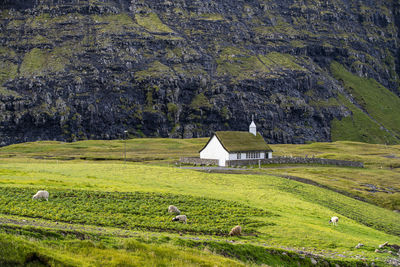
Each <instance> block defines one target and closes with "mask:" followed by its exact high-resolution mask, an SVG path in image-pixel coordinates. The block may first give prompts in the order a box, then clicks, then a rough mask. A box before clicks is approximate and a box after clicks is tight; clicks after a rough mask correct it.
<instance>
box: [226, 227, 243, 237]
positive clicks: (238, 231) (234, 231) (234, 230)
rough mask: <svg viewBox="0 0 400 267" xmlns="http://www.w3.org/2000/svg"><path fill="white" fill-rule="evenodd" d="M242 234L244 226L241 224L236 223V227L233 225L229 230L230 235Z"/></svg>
mask: <svg viewBox="0 0 400 267" xmlns="http://www.w3.org/2000/svg"><path fill="white" fill-rule="evenodd" d="M241 234H242V227H240V225H236V226H235V227H233V228H232V229H231V231H230V232H229V235H230V236H234V235H241Z"/></svg>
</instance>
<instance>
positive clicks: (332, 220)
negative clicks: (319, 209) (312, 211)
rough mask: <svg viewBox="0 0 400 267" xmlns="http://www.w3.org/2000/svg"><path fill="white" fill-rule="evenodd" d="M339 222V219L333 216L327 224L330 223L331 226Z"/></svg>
mask: <svg viewBox="0 0 400 267" xmlns="http://www.w3.org/2000/svg"><path fill="white" fill-rule="evenodd" d="M338 221H339V218H338V217H336V216H333V217H332V218H331V219H330V220H329V223H332V224H333V225H337V222H338Z"/></svg>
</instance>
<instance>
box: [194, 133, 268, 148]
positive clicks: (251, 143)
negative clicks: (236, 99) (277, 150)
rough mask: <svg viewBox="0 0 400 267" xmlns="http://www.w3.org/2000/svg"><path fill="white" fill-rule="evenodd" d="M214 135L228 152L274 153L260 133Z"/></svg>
mask: <svg viewBox="0 0 400 267" xmlns="http://www.w3.org/2000/svg"><path fill="white" fill-rule="evenodd" d="M214 135H215V136H216V137H217V138H218V140H219V142H220V143H221V144H222V146H223V147H224V148H225V150H226V151H228V152H250V151H267V152H272V149H271V148H270V147H269V146H268V145H267V143H266V142H265V141H264V138H263V137H262V136H261V135H260V134H259V133H257V135H254V134H252V133H249V132H236V131H219V132H215V134H214ZM212 137H213V136H212ZM212 137H211V138H210V140H211V139H212ZM210 140H208V142H207V144H206V145H205V146H204V147H203V148H202V149H201V150H200V151H202V150H203V149H204V148H205V147H206V146H207V145H208V143H209V142H210Z"/></svg>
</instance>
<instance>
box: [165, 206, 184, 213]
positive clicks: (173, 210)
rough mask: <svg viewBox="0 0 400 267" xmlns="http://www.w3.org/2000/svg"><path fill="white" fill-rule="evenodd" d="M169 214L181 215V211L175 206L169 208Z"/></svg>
mask: <svg viewBox="0 0 400 267" xmlns="http://www.w3.org/2000/svg"><path fill="white" fill-rule="evenodd" d="M168 212H170V213H178V214H180V213H181V211H180V210H179V209H178V208H177V207H175V206H174V205H170V206H169V207H168Z"/></svg>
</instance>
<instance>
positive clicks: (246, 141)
mask: <svg viewBox="0 0 400 267" xmlns="http://www.w3.org/2000/svg"><path fill="white" fill-rule="evenodd" d="M272 152H273V151H272V149H271V148H270V147H269V146H268V145H267V143H266V142H265V141H264V138H263V137H262V136H261V134H260V133H257V129H256V124H255V123H254V121H252V122H251V124H250V126H249V131H248V132H237V131H217V132H215V133H214V135H213V136H212V137H211V138H210V139H209V140H208V142H207V144H206V145H205V146H204V147H203V148H202V149H201V150H200V158H201V159H216V160H218V162H219V166H226V161H227V160H229V161H231V160H249V159H252V160H257V159H270V158H272Z"/></svg>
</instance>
